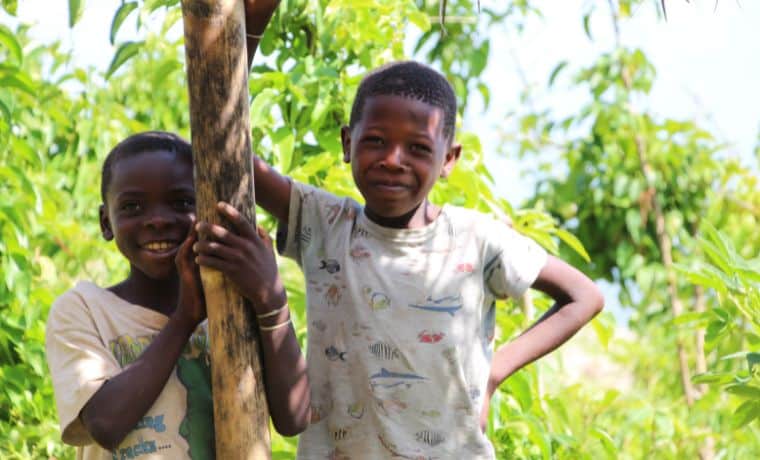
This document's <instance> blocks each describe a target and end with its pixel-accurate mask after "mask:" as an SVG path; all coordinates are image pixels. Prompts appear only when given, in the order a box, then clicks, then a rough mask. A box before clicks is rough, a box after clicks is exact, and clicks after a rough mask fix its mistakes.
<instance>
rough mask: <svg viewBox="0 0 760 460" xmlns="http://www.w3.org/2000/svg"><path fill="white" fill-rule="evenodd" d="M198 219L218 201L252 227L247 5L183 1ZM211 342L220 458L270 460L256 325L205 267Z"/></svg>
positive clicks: (210, 217)
mask: <svg viewBox="0 0 760 460" xmlns="http://www.w3.org/2000/svg"><path fill="white" fill-rule="evenodd" d="M182 14H183V17H184V26H185V51H186V57H187V79H188V86H189V93H190V125H191V132H192V146H193V159H194V163H195V188H196V195H197V214H198V219H199V220H204V221H208V222H213V223H220V217H219V215H218V213H217V211H216V203H217V202H218V201H220V200H221V201H227V202H229V203H231V204H232V205H233V206H235V207H236V208H237V209H238V210H239V211H241V212H242V213H243V214H244V215H245V216H246V217H247V218H248V219H249V220H250V221H251V222H255V214H254V212H255V211H254V209H255V208H254V205H255V197H254V192H253V190H254V189H253V163H252V157H251V148H250V129H249V107H248V62H247V57H246V48H245V46H246V32H245V20H244V12H243V3H242V0H182ZM201 277H202V279H203V290H204V293H205V297H206V309H207V311H208V322H209V336H210V342H211V362H212V366H211V371H212V389H213V397H214V428H215V433H216V458H217V459H219V460H228V459H231V460H235V459H269V458H270V447H269V415H268V410H267V404H266V395H265V393H264V384H263V382H264V380H263V378H262V372H261V364H260V361H259V345H258V336H257V331H258V328H257V327H256V320H255V317H254V315H253V314H252V310H251V308H250V306H249V305H246V302H245V301H244V299H243V298H242V297H241V296H240V295H239V294H238V292H237V290H236V288H235V287H234V285H233V284H232V283H231V282H229V281H228V280H227V279H226V278H225V277H224V276H223V275H222V274H221V273H220V272H218V271H216V270H211V269H202V270H201Z"/></svg>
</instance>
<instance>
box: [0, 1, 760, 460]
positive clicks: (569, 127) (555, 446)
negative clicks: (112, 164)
mask: <svg viewBox="0 0 760 460" xmlns="http://www.w3.org/2000/svg"><path fill="white" fill-rule="evenodd" d="M23 1H24V0H21V2H23ZM642 2H643V0H620V1H619V2H618V1H613V2H610V4H611V5H613V7H614V8H615V14H614V15H613V16H614V17H615V18H616V19H615V20H616V21H625V20H626V17H627V16H628V15H629V14H630V11H631V9H632V8H633V7H635V6H636V5H637V4H639V3H642ZM447 3H448V5H447V13H446V16H447V17H448V18H449V19H450V21H449V22H448V23H447V24H446V26H445V33H443V32H442V28H441V27H440V25H439V24H438V21H439V16H438V12H439V2H438V1H437V0H436V1H433V0H416V1H415V0H380V1H371V2H370V1H363V0H331V1H328V0H283V1H282V4H281V5H280V8H279V11H278V12H277V14H276V16H275V17H274V19H273V21H272V25H271V27H270V28H269V29H268V30H267V32H266V33H265V35H264V38H263V40H262V42H261V46H260V52H259V55H258V56H257V59H256V65H255V66H254V69H253V72H252V74H251V79H250V92H251V95H252V102H251V125H252V127H253V144H254V148H255V150H256V151H257V152H258V153H259V154H260V155H262V156H263V157H264V158H265V159H266V160H267V161H268V162H270V163H271V164H274V165H276V166H277V168H278V169H279V170H281V171H282V172H284V173H287V174H289V175H291V176H293V177H295V178H296V179H298V180H301V181H306V182H310V183H312V184H316V185H319V186H322V187H325V188H327V189H329V190H331V191H334V192H336V193H341V194H348V195H352V196H355V197H357V198H358V196H357V193H356V192H355V191H354V189H353V185H352V180H351V175H350V171H349V169H348V168H347V167H346V166H344V165H343V164H342V163H341V161H340V159H341V155H340V144H339V127H340V125H341V123H343V122H345V121H346V120H347V118H348V111H349V108H350V103H351V97H352V95H353V93H354V91H355V89H356V85H357V84H358V82H359V80H360V78H361V76H362V75H363V73H364V72H366V71H367V70H368V69H371V68H373V67H375V66H377V65H380V64H382V63H385V62H388V61H391V60H395V59H401V58H404V57H408V56H405V55H404V50H405V46H408V44H409V42H414V45H415V46H413V48H414V49H415V53H418V54H417V55H415V56H413V57H417V58H419V59H421V60H425V61H427V62H431V63H432V64H434V65H435V66H437V67H438V68H440V69H442V70H443V71H444V72H445V73H446V75H447V76H448V77H449V78H450V80H451V81H452V82H453V83H454V86H455V89H456V91H457V94H458V96H459V98H460V100H461V101H462V106H463V107H464V106H466V104H467V103H468V102H470V101H471V100H472V99H473V98H483V100H485V101H486V102H487V101H488V99H489V88H488V87H487V86H486V85H485V83H484V82H483V80H482V78H481V75H482V72H483V70H484V69H485V68H486V66H487V65H488V62H489V57H492V56H491V53H490V43H489V40H488V34H486V33H477V31H478V30H479V29H478V28H480V30H488V29H489V28H491V27H496V26H501V25H505V24H507V25H512V26H514V28H515V29H519V26H520V24H522V23H523V22H524V21H525V19H526V18H527V17H528V16H531V15H535V14H540V12H539V11H538V10H537V9H536V7H537V5H535V4H534V3H533V2H530V1H527V0H510V1H508V2H504V5H503V6H501V7H498V8H496V9H495V10H491V9H485V8H484V9H483V10H482V11H481V12H480V13H479V14H477V11H478V8H479V6H478V2H476V1H471V0H450V1H448V2H447ZM656 3H659V2H656ZM178 4H179V0H144V1H143V0H141V1H136V2H133V1H125V2H123V3H122V6H121V7H120V8H119V9H118V10H117V11H114V20H113V23H112V25H111V40H112V41H114V42H115V43H116V44H117V49H118V51H117V52H116V53H115V56H114V59H113V61H112V62H111V64H110V66H109V68H108V70H107V72H106V73H105V74H101V73H99V72H96V71H94V70H93V69H84V68H79V67H77V66H75V65H74V64H73V63H72V62H71V56H70V54H68V53H66V52H64V51H63V50H62V49H61V46H60V45H59V44H58V43H48V44H44V45H33V44H32V42H31V41H30V39H29V30H28V28H27V27H26V26H20V27H18V28H13V29H12V28H10V27H9V26H7V25H0V196H2V200H0V380H1V381H2V382H3V385H2V388H0V440H2V442H0V457H2V458H6V459H26V458H34V459H37V458H50V457H55V458H73V450H72V449H70V448H67V447H64V446H63V445H62V444H61V443H60V441H59V439H60V438H59V433H58V427H57V419H56V413H55V404H54V402H53V395H52V388H51V382H50V377H49V375H48V372H47V367H46V364H45V359H44V346H43V344H44V327H45V318H46V315H47V310H48V308H49V306H50V304H51V302H52V300H53V299H54V298H55V296H57V295H58V294H60V293H61V292H63V291H64V290H65V289H67V288H69V287H70V286H72V285H73V284H74V282H75V280H76V279H80V278H87V279H91V280H93V281H95V282H97V283H101V284H108V283H109V282H111V281H113V280H116V279H118V278H120V277H123V275H124V270H125V269H126V267H124V264H123V263H122V260H121V258H120V256H119V255H118V253H117V252H116V249H115V248H113V247H110V246H109V245H107V244H105V243H104V242H103V241H102V240H101V238H100V234H99V229H98V225H97V205H98V204H99V191H98V182H99V172H100V163H101V161H102V158H103V156H104V155H105V154H106V153H107V152H108V150H109V149H110V148H111V147H112V146H113V145H114V144H115V143H116V142H117V141H118V140H120V139H122V138H124V137H125V136H126V135H128V134H130V133H133V132H136V131H141V130H147V129H164V130H169V131H175V132H178V133H180V134H182V135H184V136H185V137H188V138H189V132H188V126H189V110H188V104H187V92H186V91H187V90H186V83H185V73H184V64H183V59H184V50H183V48H182V42H181V40H173V39H170V38H167V37H173V36H176V35H177V34H172V33H168V31H170V30H172V28H176V27H178V26H181V14H180V11H179V7H178ZM16 7H17V1H16V0H2V2H1V3H0V8H2V9H3V10H4V11H6V12H8V13H10V14H14V13H15V9H16ZM541 7H542V8H551V5H550V4H542V6H541ZM85 8H87V4H86V3H85V2H83V1H73V0H69V11H70V13H71V14H70V23H71V25H72V26H75V24H76V21H77V19H78V18H79V17H81V14H82V12H83V11H84V9H85ZM589 14H590V13H589ZM594 14H609V13H608V12H604V11H602V9H601V8H599V9H598V10H597V11H595V12H594ZM138 15H139V16H140V17H141V18H142V19H143V20H142V21H141V23H142V24H143V26H142V28H141V29H140V34H141V35H140V38H139V40H137V41H130V42H122V41H120V38H119V37H120V35H119V33H118V32H119V28H120V26H122V25H123V24H124V23H125V22H126V21H134V20H135V18H136V17H137V16H138ZM462 17H465V18H467V17H477V18H479V21H480V24H476V23H475V21H463V20H456V19H457V18H462ZM147 18H154V19H156V20H155V21H146V20H145V19H147ZM578 20H579V21H583V24H584V25H585V27H586V29H587V32H588V33H589V36H592V34H591V33H590V32H591V31H590V30H588V27H589V24H590V23H589V21H588V16H587V14H586V12H584V11H579V12H578ZM145 24H158V25H157V26H155V27H153V26H151V27H149V26H147V25H145ZM104 27H106V26H104ZM77 52H78V51H77ZM81 52H86V51H81ZM655 78H656V72H655V69H654V67H653V66H652V64H651V63H650V62H649V61H648V60H647V57H646V55H645V54H644V53H643V52H642V51H641V50H635V49H626V48H620V47H617V48H616V47H614V46H613V45H611V49H610V51H609V52H608V53H605V54H603V55H601V56H599V57H598V58H597V60H596V61H595V62H594V63H593V64H591V65H590V66H588V67H587V68H574V67H573V65H571V64H568V63H564V62H563V63H558V65H557V68H556V69H555V71H554V72H552V73H551V75H547V80H549V81H550V82H552V83H553V82H557V81H560V80H563V81H566V82H570V84H571V85H573V86H574V87H576V88H582V89H584V90H586V91H587V94H588V97H587V102H586V104H585V105H584V106H583V107H580V108H579V109H578V110H577V112H576V113H575V114H573V115H572V116H570V117H567V118H560V117H557V116H555V115H554V114H552V113H551V112H550V111H545V112H534V111H531V110H530V109H524V108H518V109H516V112H517V113H518V115H519V116H520V120H521V122H520V123H519V128H518V130H517V131H513V132H506V133H505V135H506V136H505V137H506V138H509V139H516V142H515V145H509V146H507V148H506V150H510V151H513V152H519V155H520V158H521V160H522V161H521V164H522V165H523V167H524V169H525V170H533V172H534V173H535V174H536V177H538V178H539V179H538V187H537V189H536V192H535V193H534V194H533V195H532V196H531V198H530V199H529V200H528V202H527V203H523V204H519V203H509V202H507V201H506V200H504V199H502V198H499V197H497V196H496V195H495V193H494V184H493V181H494V180H498V177H496V173H495V172H493V171H488V170H487V169H486V167H485V166H484V163H483V152H482V150H481V145H480V141H479V139H478V136H477V135H476V134H475V133H470V132H461V131H460V132H459V141H460V142H462V144H463V145H464V148H463V152H464V158H463V160H462V161H460V163H459V164H458V166H457V168H456V170H455V173H454V174H453V175H452V176H451V177H450V178H449V179H448V180H447V181H446V182H445V183H442V184H440V185H438V186H437V188H436V189H435V191H434V197H433V199H434V200H435V201H437V202H444V201H447V202H453V203H456V204H460V205H464V206H469V207H473V208H478V209H481V210H483V211H488V212H495V213H497V214H500V215H503V216H506V217H508V218H510V219H511V220H512V221H513V223H514V225H515V227H516V228H518V229H519V230H520V231H522V232H524V233H526V234H528V235H530V236H532V237H533V238H535V239H536V240H537V241H539V242H540V243H541V244H542V245H544V246H545V247H546V248H547V249H549V250H550V251H552V252H554V253H558V254H560V255H561V256H562V257H564V258H567V259H569V260H571V261H572V262H573V263H574V264H575V265H577V266H579V267H580V268H582V269H583V270H584V271H586V272H587V273H589V274H590V275H591V276H592V277H594V278H596V279H605V280H607V281H608V282H610V283H613V284H614V285H615V286H617V287H619V292H620V296H619V297H620V298H619V299H617V300H618V301H619V302H620V304H621V305H622V306H623V307H624V308H625V309H627V310H628V311H630V312H632V316H631V319H630V324H628V328H629V329H630V332H625V333H624V332H623V331H622V330H621V329H620V328H616V327H615V325H614V320H613V319H612V317H611V315H610V314H609V313H605V314H603V315H602V316H601V317H600V318H598V319H596V320H595V321H594V323H593V325H592V328H591V329H592V330H593V331H595V334H594V335H593V336H591V335H585V336H584V339H585V340H586V342H590V343H589V344H587V345H588V347H587V348H588V349H587V350H584V352H585V353H587V354H589V355H590V359H591V361H592V362H593V363H594V366H595V367H597V368H598V371H599V372H601V374H598V375H588V374H584V373H583V372H582V371H583V369H580V367H579V366H577V365H574V364H573V363H574V361H572V360H571V359H569V357H568V359H566V360H565V366H557V365H555V362H556V360H553V359H551V360H545V361H542V362H541V363H539V364H537V365H533V366H530V367H529V368H527V369H525V370H523V371H521V372H519V373H517V374H516V375H515V376H513V377H512V378H511V379H510V380H509V381H508V382H507V383H506V384H505V385H504V386H503V388H502V389H501V390H500V392H499V393H498V394H497V396H496V397H495V400H494V402H493V403H492V408H493V410H492V416H491V423H490V425H489V429H488V430H489V436H490V437H491V439H492V440H493V441H494V444H495V446H496V449H497V452H498V454H499V458H526V459H553V458H556V459H586V458H587V459H597V458H623V459H627V458H631V459H633V458H645V457H649V458H658V459H660V458H662V459H681V458H697V457H699V458H702V459H710V458H725V459H734V458H736V459H744V458H760V429H759V428H758V422H757V421H755V419H756V418H758V417H759V416H760V350H759V347H760V259H759V258H758V257H757V254H758V253H760V238H758V237H757V236H756V235H757V228H758V225H759V224H760V187H759V186H758V177H757V175H756V173H753V172H751V169H750V165H746V164H742V163H741V162H740V161H738V160H736V159H732V158H729V157H728V156H727V154H726V152H725V151H724V150H723V146H722V145H720V144H719V143H718V142H717V141H716V140H715V139H714V138H713V136H712V135H711V134H710V133H709V132H707V131H706V130H705V129H703V128H702V127H700V126H698V125H697V124H696V123H695V122H694V121H693V120H672V119H661V118H658V117H655V116H653V115H651V114H648V113H646V112H637V111H636V110H635V109H634V104H633V102H632V101H634V100H638V101H640V100H642V99H646V98H647V95H648V93H649V90H650V88H651V85H652V82H653V80H654V79H655ZM527 106H528V104H526V107H527ZM543 162H548V163H551V164H553V165H561V167H554V168H550V169H549V168H543V167H542V164H543ZM518 205H520V206H522V207H518ZM261 216H262V219H261V220H262V223H263V224H264V225H266V226H268V227H269V228H272V221H271V220H268V219H267V218H266V217H264V214H263V213H262V214H261ZM281 271H282V273H283V276H284V278H285V280H286V282H287V285H288V290H289V294H290V299H291V305H292V306H293V307H294V308H295V309H296V314H295V319H296V322H297V324H298V326H299V334H300V335H301V337H303V334H305V322H304V321H303V319H304V312H303V307H304V304H305V303H304V290H303V285H302V282H303V280H302V277H301V275H300V272H299V271H298V268H297V267H296V266H295V265H293V264H292V263H289V262H287V261H284V262H283V266H282V269H281ZM608 303H609V302H608ZM501 307H502V308H501V314H500V316H499V328H500V334H499V340H500V341H505V340H509V338H510V337H513V336H514V335H515V334H518V333H519V332H520V331H521V330H523V329H524V328H525V327H526V326H527V325H528V324H530V323H531V321H532V320H533V319H534V318H536V317H537V316H538V315H537V313H536V312H540V311H541V310H542V309H544V308H546V307H547V302H546V300H545V299H543V298H535V299H532V298H529V297H525V298H523V299H520V301H518V302H510V303H504V304H503V305H501ZM584 343H585V342H584ZM576 364H577V363H576ZM605 371H606V372H607V373H608V374H610V373H612V374H614V375H606V376H605V375H604V372H605ZM273 449H274V457H275V458H282V459H287V458H292V456H293V454H294V449H295V443H294V441H293V440H287V439H283V438H279V437H276V436H275V438H274V440H273Z"/></svg>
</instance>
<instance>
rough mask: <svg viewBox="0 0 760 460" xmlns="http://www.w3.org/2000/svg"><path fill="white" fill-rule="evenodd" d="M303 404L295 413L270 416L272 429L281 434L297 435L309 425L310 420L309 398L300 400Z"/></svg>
mask: <svg viewBox="0 0 760 460" xmlns="http://www.w3.org/2000/svg"><path fill="white" fill-rule="evenodd" d="M301 402H302V403H305V404H303V405H302V406H301V407H300V408H299V409H298V410H296V413H291V414H289V415H288V416H285V417H282V416H280V417H274V414H272V415H273V417H272V425H274V429H275V430H277V432H278V433H279V434H280V435H282V436H287V437H291V436H297V435H299V434H301V433H303V432H304V431H306V428H308V427H309V422H310V420H311V405H310V404H309V398H306V399H305V400H302V401H301Z"/></svg>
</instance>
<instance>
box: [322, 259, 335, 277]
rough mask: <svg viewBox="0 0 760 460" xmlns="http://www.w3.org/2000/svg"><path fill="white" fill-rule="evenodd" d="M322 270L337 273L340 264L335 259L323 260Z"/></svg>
mask: <svg viewBox="0 0 760 460" xmlns="http://www.w3.org/2000/svg"><path fill="white" fill-rule="evenodd" d="M319 269H320V270H325V271H327V273H329V274H331V275H332V274H335V273H338V272H339V271H340V264H339V263H338V261H337V260H335V259H327V260H322V261H321V262H320V265H319Z"/></svg>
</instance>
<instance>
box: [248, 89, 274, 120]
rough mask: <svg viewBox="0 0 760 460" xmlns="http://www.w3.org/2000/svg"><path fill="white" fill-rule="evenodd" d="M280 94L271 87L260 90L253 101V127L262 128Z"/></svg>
mask: <svg viewBox="0 0 760 460" xmlns="http://www.w3.org/2000/svg"><path fill="white" fill-rule="evenodd" d="M277 96H278V94H277V92H276V91H275V90H273V89H271V88H266V89H264V90H262V91H260V92H259V94H257V95H256V97H255V98H254V99H253V102H251V127H252V128H262V127H263V126H264V124H265V122H266V120H267V118H268V117H269V113H270V112H271V109H272V106H273V105H274V104H275V102H276V98H277Z"/></svg>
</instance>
